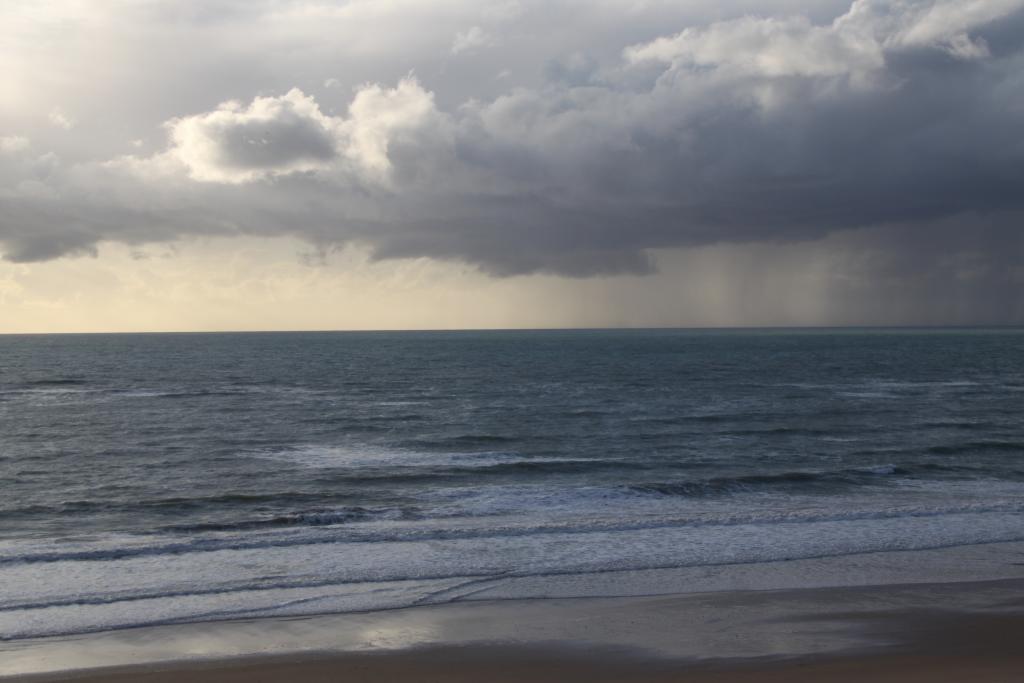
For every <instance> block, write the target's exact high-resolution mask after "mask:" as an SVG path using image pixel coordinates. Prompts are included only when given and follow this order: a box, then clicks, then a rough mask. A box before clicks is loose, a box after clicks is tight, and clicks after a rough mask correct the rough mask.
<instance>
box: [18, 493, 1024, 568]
mask: <svg viewBox="0 0 1024 683" xmlns="http://www.w3.org/2000/svg"><path fill="white" fill-rule="evenodd" d="M342 512H343V513H344V511H342ZM990 513H1011V514H1021V513H1024V502H1021V501H1011V500H1002V501H1000V500H996V501H988V502H984V503H980V502H977V503H961V504H955V505H936V506H928V505H908V506H900V507H896V508H888V509H884V510H861V509H849V510H839V511H837V510H831V509H811V510H808V509H800V510H792V511H785V512H781V511H757V512H737V513H720V514H704V515H702V514H691V515H683V516H664V515H663V516H658V517H654V518H637V519H633V520H622V519H621V518H618V517H616V518H592V517H587V518H584V519H573V520H567V521H563V522H556V521H545V522H537V523H506V524H500V523H499V524H495V523H493V522H492V523H491V524H488V525H482V526H440V527H439V526H429V525H425V526H403V527H392V528H385V529H380V528H360V527H357V526H344V525H342V526H324V525H321V524H316V523H314V524H310V525H309V526H313V527H320V528H314V529H309V530H302V529H301V528H300V529H295V530H286V531H273V530H269V531H256V532H254V533H252V534H250V535H243V536H227V537H223V536H221V537H198V538H197V537H192V538H181V539H176V540H171V541H164V542H159V541H158V542H153V540H152V539H158V538H160V536H157V535H151V536H149V537H148V538H147V537H132V538H131V539H130V540H129V539H126V541H127V542H129V543H133V542H134V543H136V544H135V545H121V546H103V547H80V548H69V549H65V550H39V551H32V550H24V549H23V550H22V551H18V550H15V552H14V553H11V554H0V566H3V565H11V564H34V563H51V562H66V561H79V562H80V561H85V562H94V561H100V562H102V561H110V560H125V559H132V558H137V557H153V556H161V555H182V554H189V553H208V552H219V551H226V550H227V551H234V550H260V549H269V548H288V547H297V546H310V545H336V544H346V543H407V542H432V541H445V540H454V539H473V538H505V537H513V536H533V535H538V534H589V533H608V532H623V531H639V530H650V529H671V528H682V527H687V528H697V527H700V528H707V527H732V526H738V525H753V526H757V525H777V524H787V525H789V524H817V523H821V522H852V521H860V520H886V519H904V518H921V517H943V516H948V515H965V514H990ZM239 530H241V529H239Z"/></svg>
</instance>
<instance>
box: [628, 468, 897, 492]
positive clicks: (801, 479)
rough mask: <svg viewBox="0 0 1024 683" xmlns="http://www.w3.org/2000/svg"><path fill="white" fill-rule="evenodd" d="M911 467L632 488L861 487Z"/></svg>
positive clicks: (636, 487)
mask: <svg viewBox="0 0 1024 683" xmlns="http://www.w3.org/2000/svg"><path fill="white" fill-rule="evenodd" d="M909 474H911V470H910V469H908V468H905V467H897V466H895V465H879V466H876V467H867V468H861V469H844V470H835V471H816V472H811V471H794V472H780V473H777V474H744V475H737V476H733V477H711V478H708V479H697V480H688V481H672V482H651V483H643V484H633V485H631V486H630V487H629V488H630V489H631V490H633V491H637V492H640V493H654V494H659V495H666V496H708V495H716V494H723V493H736V492H745V491H752V490H756V489H773V488H788V489H809V488H820V487H822V486H831V487H835V486H858V485H864V484H870V483H877V482H878V479H879V478H881V477H885V476H888V475H909Z"/></svg>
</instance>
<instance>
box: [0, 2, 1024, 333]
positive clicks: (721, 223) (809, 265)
mask: <svg viewBox="0 0 1024 683" xmlns="http://www.w3.org/2000/svg"><path fill="white" fill-rule="evenodd" d="M0 64H3V67H4V75H3V77H2V78H0V257H2V259H0V332H71V331H87V332H94V331H163V330H274V329H437V328H491V327H498V328H509V327H578V326H581V327H618V326H623V327H657V326H682V327H689V326H695V327H704V326H747V325H750V326H774V325H780V326H781V325H944V324H955V325H969V324H1024V296H1022V295H1024V221H1022V218H1024V0H855V1H853V2H850V0H777V1H765V0H761V1H757V2H755V1H752V0H689V1H684V0H673V1H669V0H545V1H540V0H430V1H427V0H418V1H414V0H347V1H346V0H330V1H329V0H291V1H289V0H173V1H172V0H132V1H127V0H103V1H102V2H101V1H99V0H93V1H87V0H24V1H23V0H4V2H3V3H0Z"/></svg>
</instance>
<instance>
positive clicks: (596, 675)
mask: <svg viewBox="0 0 1024 683" xmlns="http://www.w3.org/2000/svg"><path fill="white" fill-rule="evenodd" d="M1022 594H1024V579H1002V580H993V581H979V582H956V583H918V584H900V585H884V586H858V587H831V588H806V589H797V590H792V589H789V590H747V591H719V592H713V593H689V594H675V595H668V596H647V597H619V598H611V597H591V598H568V599H521V600H491V601H466V602H457V603H447V604H441V605H430V606H421V607H409V608H402V609H396V610H387V611H380V612H366V613H362V614H338V615H322V616H318V617H293V618H279V619H258V620H250V621H231V622H206V623H192V624H184V625H174V626H153V627H144V628H137V629H129V630H124V631H113V632H104V633H98V634H91V635H83V636H74V637H66V638H51V639H39V640H34V641H15V642H10V643H6V644H4V646H3V648H2V649H0V661H3V660H6V661H7V664H6V665H5V666H4V670H3V672H2V673H3V674H6V675H0V679H2V680H10V681H12V682H13V681H19V682H20V681H24V682H26V683H29V682H31V681H38V682H40V683H42V682H49V681H64V680H68V681H82V682H84V683H93V682H97V683H98V682H99V681H108V680H109V681H117V680H125V681H127V680H142V681H151V682H152V683H162V682H163V681H170V680H176V679H177V678H178V677H180V676H182V675H185V674H187V675H188V676H189V679H190V680H197V681H210V682H214V681H216V682H221V681H235V680H238V681H241V680H252V676H253V675H254V674H257V673H258V674H259V678H258V680H264V681H279V680H280V681H285V680H295V679H301V680H310V681H318V680H334V678H333V676H336V674H337V672H338V671H339V670H344V671H347V672H357V673H358V675H355V676H354V677H350V678H346V680H357V681H358V680H365V681H378V680H380V681H384V680H404V679H408V680H418V679H417V674H419V675H422V676H428V674H429V678H430V679H431V680H438V681H449V680H450V681H453V682H457V681H470V680H495V681H504V680H523V679H526V678H529V679H532V680H538V681H547V680H552V681H554V680H569V681H572V680H584V679H586V680H623V678H624V677H627V678H632V679H634V680H651V681H659V680H678V676H679V675H681V674H682V673H685V674H686V677H687V680H693V681H709V682H711V681H734V680H735V681H745V680H755V679H756V680H780V681H781V680H793V681H802V680H807V681H811V680H821V678H820V677H821V676H826V675H827V676H828V680H837V681H843V680H851V681H852V680H858V678H857V677H858V676H859V677H861V679H866V678H870V679H871V680H889V678H887V677H886V676H889V675H890V674H891V675H892V676H893V678H892V680H897V679H898V680H903V681H912V680H922V681H924V680H936V679H935V675H936V672H939V671H941V672H942V674H943V676H944V677H943V678H942V680H979V681H985V680H992V681H1002V680H1006V681H1009V680H1012V676H1009V675H1008V674H1007V672H1009V671H1021V670H1024V652H1022V653H1020V654H1018V651H1019V650H1020V648H1019V642H1020V638H1021V636H1024V599H1022V598H1021V595H1022ZM260 643H262V645H263V649H262V650H261V649H259V644H260ZM288 643H291V647H290V649H285V650H278V651H275V650H274V647H277V646H281V645H282V644H288ZM303 643H305V644H306V646H305V647H303V646H302V644H303ZM232 648H234V649H232ZM125 653H134V655H135V657H136V659H135V661H133V662H128V663H125V662H123V661H122V662H120V665H119V666H103V664H104V662H105V661H106V662H108V663H109V662H110V661H115V662H116V661H117V658H118V657H119V656H121V657H123V656H124V654H125ZM87 654H88V655H89V656H86V655H87ZM32 662H35V663H36V665H38V664H39V663H40V662H44V663H45V664H46V665H47V666H49V668H50V670H49V671H40V670H39V669H38V668H37V669H36V672H32V671H31V668H32V667H31V664H32ZM19 663H20V667H21V669H22V670H21V671H11V669H12V668H14V669H17V668H18V667H19ZM1008 667H1009V668H1008ZM929 671H930V672H932V675H931V677H930V678H929V677H928V676H926V675H925V674H926V673H927V672H929ZM955 671H959V672H962V674H963V678H961V679H957V678H950V677H949V676H948V675H947V674H950V672H955ZM986 672H987V673H986ZM556 674H557V675H556ZM613 674H614V675H613ZM897 674H898V676H897ZM990 674H991V677H986V676H989V675H990ZM481 676H483V678H481ZM503 676H504V677H503ZM744 676H747V677H749V678H744ZM772 676H777V677H778V678H777V679H776V678H772ZM815 676H818V677H819V678H815ZM844 676H847V677H848V678H844ZM914 676H920V678H914ZM1000 676H1002V677H1000Z"/></svg>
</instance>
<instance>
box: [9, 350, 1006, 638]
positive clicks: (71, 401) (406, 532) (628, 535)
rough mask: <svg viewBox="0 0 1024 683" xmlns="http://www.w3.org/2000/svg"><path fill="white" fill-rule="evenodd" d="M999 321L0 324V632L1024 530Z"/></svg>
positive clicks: (953, 540)
mask: <svg viewBox="0 0 1024 683" xmlns="http://www.w3.org/2000/svg"><path fill="white" fill-rule="evenodd" d="M1022 409H1024V333H1021V332H1018V331H1013V330H1002V331H981V330H958V331H957V330H943V331H914V330H906V331H856V330H840V331H828V330H822V331H804V332H786V331H750V332H738V331H735V332H733V331H723V332H717V331H706V332H683V331H621V332H619V331H579V332H478V333H477V332H459V333H440V332H438V333H351V334H348V333H338V334H329V333H325V334H298V333H296V334H211V335H173V334H166V335H96V336H92V335H82V336H77V335H71V336H7V337H0V487H2V488H0V494H2V495H0V637H22V636H28V635H32V634H44V633H69V632H77V631H84V630H90V629H96V628H108V627H115V626H121V625H131V624H139V623H151V622H158V621H174V620H195V619H209V618H220V617H230V616H254V615H262V614H287V613H304V612H317V611H330V610H342V611H344V610H350V609H368V608H374V607H387V606H395V605H404V604H412V603H414V602H417V601H423V600H429V599H432V598H433V597H434V596H440V595H442V594H443V593H444V591H446V590H449V589H450V588H451V587H452V586H457V585H460V584H461V583H464V582H466V581H467V580H470V579H472V578H477V577H488V576H508V575H546V574H559V573H566V572H591V571H602V570H609V569H625V568H644V567H665V566H688V565H702V564H706V565H715V564H721V563H725V562H758V561H766V560H771V559H782V558H796V557H813V556H822V555H830V554H845V553H851V552H860V551H867V550H899V549H909V548H923V547H937V546H944V545H956V544H966V543H973V542H985V541H994V540H1011V539H1022V538H1024V514H1022V513H1024V411H1022Z"/></svg>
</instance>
